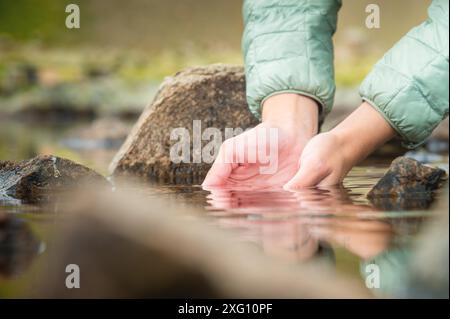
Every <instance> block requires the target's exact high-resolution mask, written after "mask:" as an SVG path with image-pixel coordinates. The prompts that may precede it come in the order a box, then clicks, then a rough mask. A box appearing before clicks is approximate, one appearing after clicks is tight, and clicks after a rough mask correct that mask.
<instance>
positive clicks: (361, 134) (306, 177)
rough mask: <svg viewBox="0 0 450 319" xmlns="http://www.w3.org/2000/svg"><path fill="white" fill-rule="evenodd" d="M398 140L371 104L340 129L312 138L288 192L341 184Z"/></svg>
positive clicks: (342, 124) (365, 106) (366, 105)
mask: <svg viewBox="0 0 450 319" xmlns="http://www.w3.org/2000/svg"><path fill="white" fill-rule="evenodd" d="M394 136H395V131H394V129H393V128H392V127H391V126H390V125H389V123H388V122H387V121H386V120H385V119H384V118H383V117H382V116H381V115H380V114H379V113H378V112H377V111H376V110H375V109H374V108H372V106H371V105H369V104H368V103H363V104H362V105H361V106H360V107H359V108H358V109H357V110H356V111H355V112H353V113H352V114H351V115H350V116H349V117H347V118H346V119H345V120H344V121H343V122H342V123H340V124H339V125H338V126H337V127H336V128H334V129H333V130H331V131H330V132H327V133H322V134H319V135H317V136H315V137H314V138H312V139H311V140H310V141H309V142H308V144H307V145H306V146H305V148H304V149H303V152H302V155H301V157H300V162H299V166H300V169H299V170H298V172H297V174H296V175H295V176H294V177H293V178H292V179H291V180H290V181H289V182H288V183H287V184H286V185H285V188H286V189H288V190H294V189H300V188H304V187H310V186H331V185H337V184H340V183H341V182H342V181H343V179H344V177H345V176H346V175H347V173H348V172H349V171H350V170H351V169H352V167H353V166H354V165H356V164H358V163H359V162H360V161H362V160H364V159H365V158H366V157H367V156H368V155H369V154H370V153H372V152H373V151H374V150H376V149H377V148H379V147H380V146H381V145H383V144H384V143H385V142H387V141H388V140H390V139H391V138H393V137H394Z"/></svg>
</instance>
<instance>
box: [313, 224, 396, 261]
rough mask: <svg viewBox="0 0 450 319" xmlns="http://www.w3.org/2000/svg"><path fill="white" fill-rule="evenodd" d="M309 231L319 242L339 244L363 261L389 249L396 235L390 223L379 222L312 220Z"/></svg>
mask: <svg viewBox="0 0 450 319" xmlns="http://www.w3.org/2000/svg"><path fill="white" fill-rule="evenodd" d="M309 231H310V233H311V234H312V236H313V237H314V238H316V239H317V240H325V241H328V242H331V243H335V244H338V245H340V246H343V247H344V248H346V249H348V250H349V251H351V252H353V253H354V254H356V255H358V256H359V257H361V258H363V259H370V258H373V257H375V256H376V255H378V254H380V253H381V252H383V251H384V250H385V249H387V248H388V247H389V245H390V243H391V240H392V237H393V235H394V233H393V231H392V228H391V226H390V225H389V224H388V223H384V222H382V221H377V220H355V219H343V218H341V219H339V218H333V219H325V218H322V219H317V218H316V219H310V221H309Z"/></svg>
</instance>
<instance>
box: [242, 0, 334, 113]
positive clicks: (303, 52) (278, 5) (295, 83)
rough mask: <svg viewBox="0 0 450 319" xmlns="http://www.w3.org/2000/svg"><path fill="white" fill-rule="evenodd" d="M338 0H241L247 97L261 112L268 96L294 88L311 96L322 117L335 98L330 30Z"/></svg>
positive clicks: (253, 106)
mask: <svg viewBox="0 0 450 319" xmlns="http://www.w3.org/2000/svg"><path fill="white" fill-rule="evenodd" d="M340 6H341V1H340V0H313V1H311V0H245V1H244V10H243V15H244V25H245V30H244V35H243V39H242V48H243V53H244V59H245V72H246V83H247V101H248V104H249V107H250V110H251V111H252V113H253V114H255V115H256V116H257V117H260V105H261V104H262V103H263V102H264V100H265V99H267V98H268V97H270V96H272V95H275V94H279V93H283V92H289V93H299V94H303V95H306V96H309V97H311V98H314V99H315V100H316V101H317V102H318V103H319V104H320V105H321V106H322V107H321V119H322V120H323V117H324V116H325V115H326V113H328V112H329V111H330V110H331V107H332V105H333V99H334V92H335V84H334V69H333V43H332V35H333V34H334V32H335V30H336V23H337V12H338V10H339V8H340Z"/></svg>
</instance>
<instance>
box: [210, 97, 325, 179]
mask: <svg viewBox="0 0 450 319" xmlns="http://www.w3.org/2000/svg"><path fill="white" fill-rule="evenodd" d="M317 126H318V107H317V104H316V102H314V101H313V100H312V99H310V98H307V97H304V96H300V95H297V94H279V95H275V96H273V97H271V98H269V99H268V100H267V101H266V102H265V103H264V107H263V122H262V123H261V124H259V125H258V126H256V127H255V128H253V129H251V130H248V131H246V132H244V133H243V134H240V135H238V136H236V137H234V138H230V139H228V140H226V141H225V142H224V143H223V144H222V146H221V148H220V151H219V154H218V156H217V158H216V161H215V162H214V164H213V166H212V167H211V169H210V171H209V172H208V175H207V176H206V178H205V180H204V182H203V185H204V186H216V185H222V186H227V185H228V186H229V185H231V186H232V185H253V186H254V187H258V188H264V187H267V186H283V185H284V184H285V183H286V182H287V181H288V180H290V179H291V178H292V177H293V176H294V175H295V173H296V172H297V170H298V160H299V158H300V155H301V152H302V150H303V147H304V145H305V144H306V143H307V141H308V140H309V139H310V138H311V137H312V136H314V135H315V134H316V133H317V130H318V127H317ZM271 129H272V133H273V132H275V131H276V133H277V136H275V138H276V140H275V141H274V140H273V137H274V135H273V134H272V136H271ZM271 137H272V140H271ZM274 142H275V143H274ZM240 150H244V151H243V152H242V151H240ZM261 152H263V153H265V154H267V155H269V159H268V160H269V162H267V159H263V158H261V156H259V154H261ZM249 154H256V158H255V157H254V156H253V157H252V156H250V155H249ZM272 155H274V156H272ZM273 161H276V162H275V163H274V162H273Z"/></svg>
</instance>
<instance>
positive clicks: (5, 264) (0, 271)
mask: <svg viewBox="0 0 450 319" xmlns="http://www.w3.org/2000/svg"><path fill="white" fill-rule="evenodd" d="M41 248H42V245H41V243H40V242H39V240H38V239H37V238H36V237H35V236H34V234H33V233H32V231H31V229H30V226H29V224H28V223H27V222H26V221H24V220H23V219H19V218H16V217H12V216H11V215H2V214H1V212H0V277H15V276H18V275H20V274H22V273H23V272H25V271H26V270H27V268H28V267H29V266H30V264H31V262H32V260H33V259H34V257H36V255H37V254H38V253H39V251H40V250H41Z"/></svg>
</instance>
